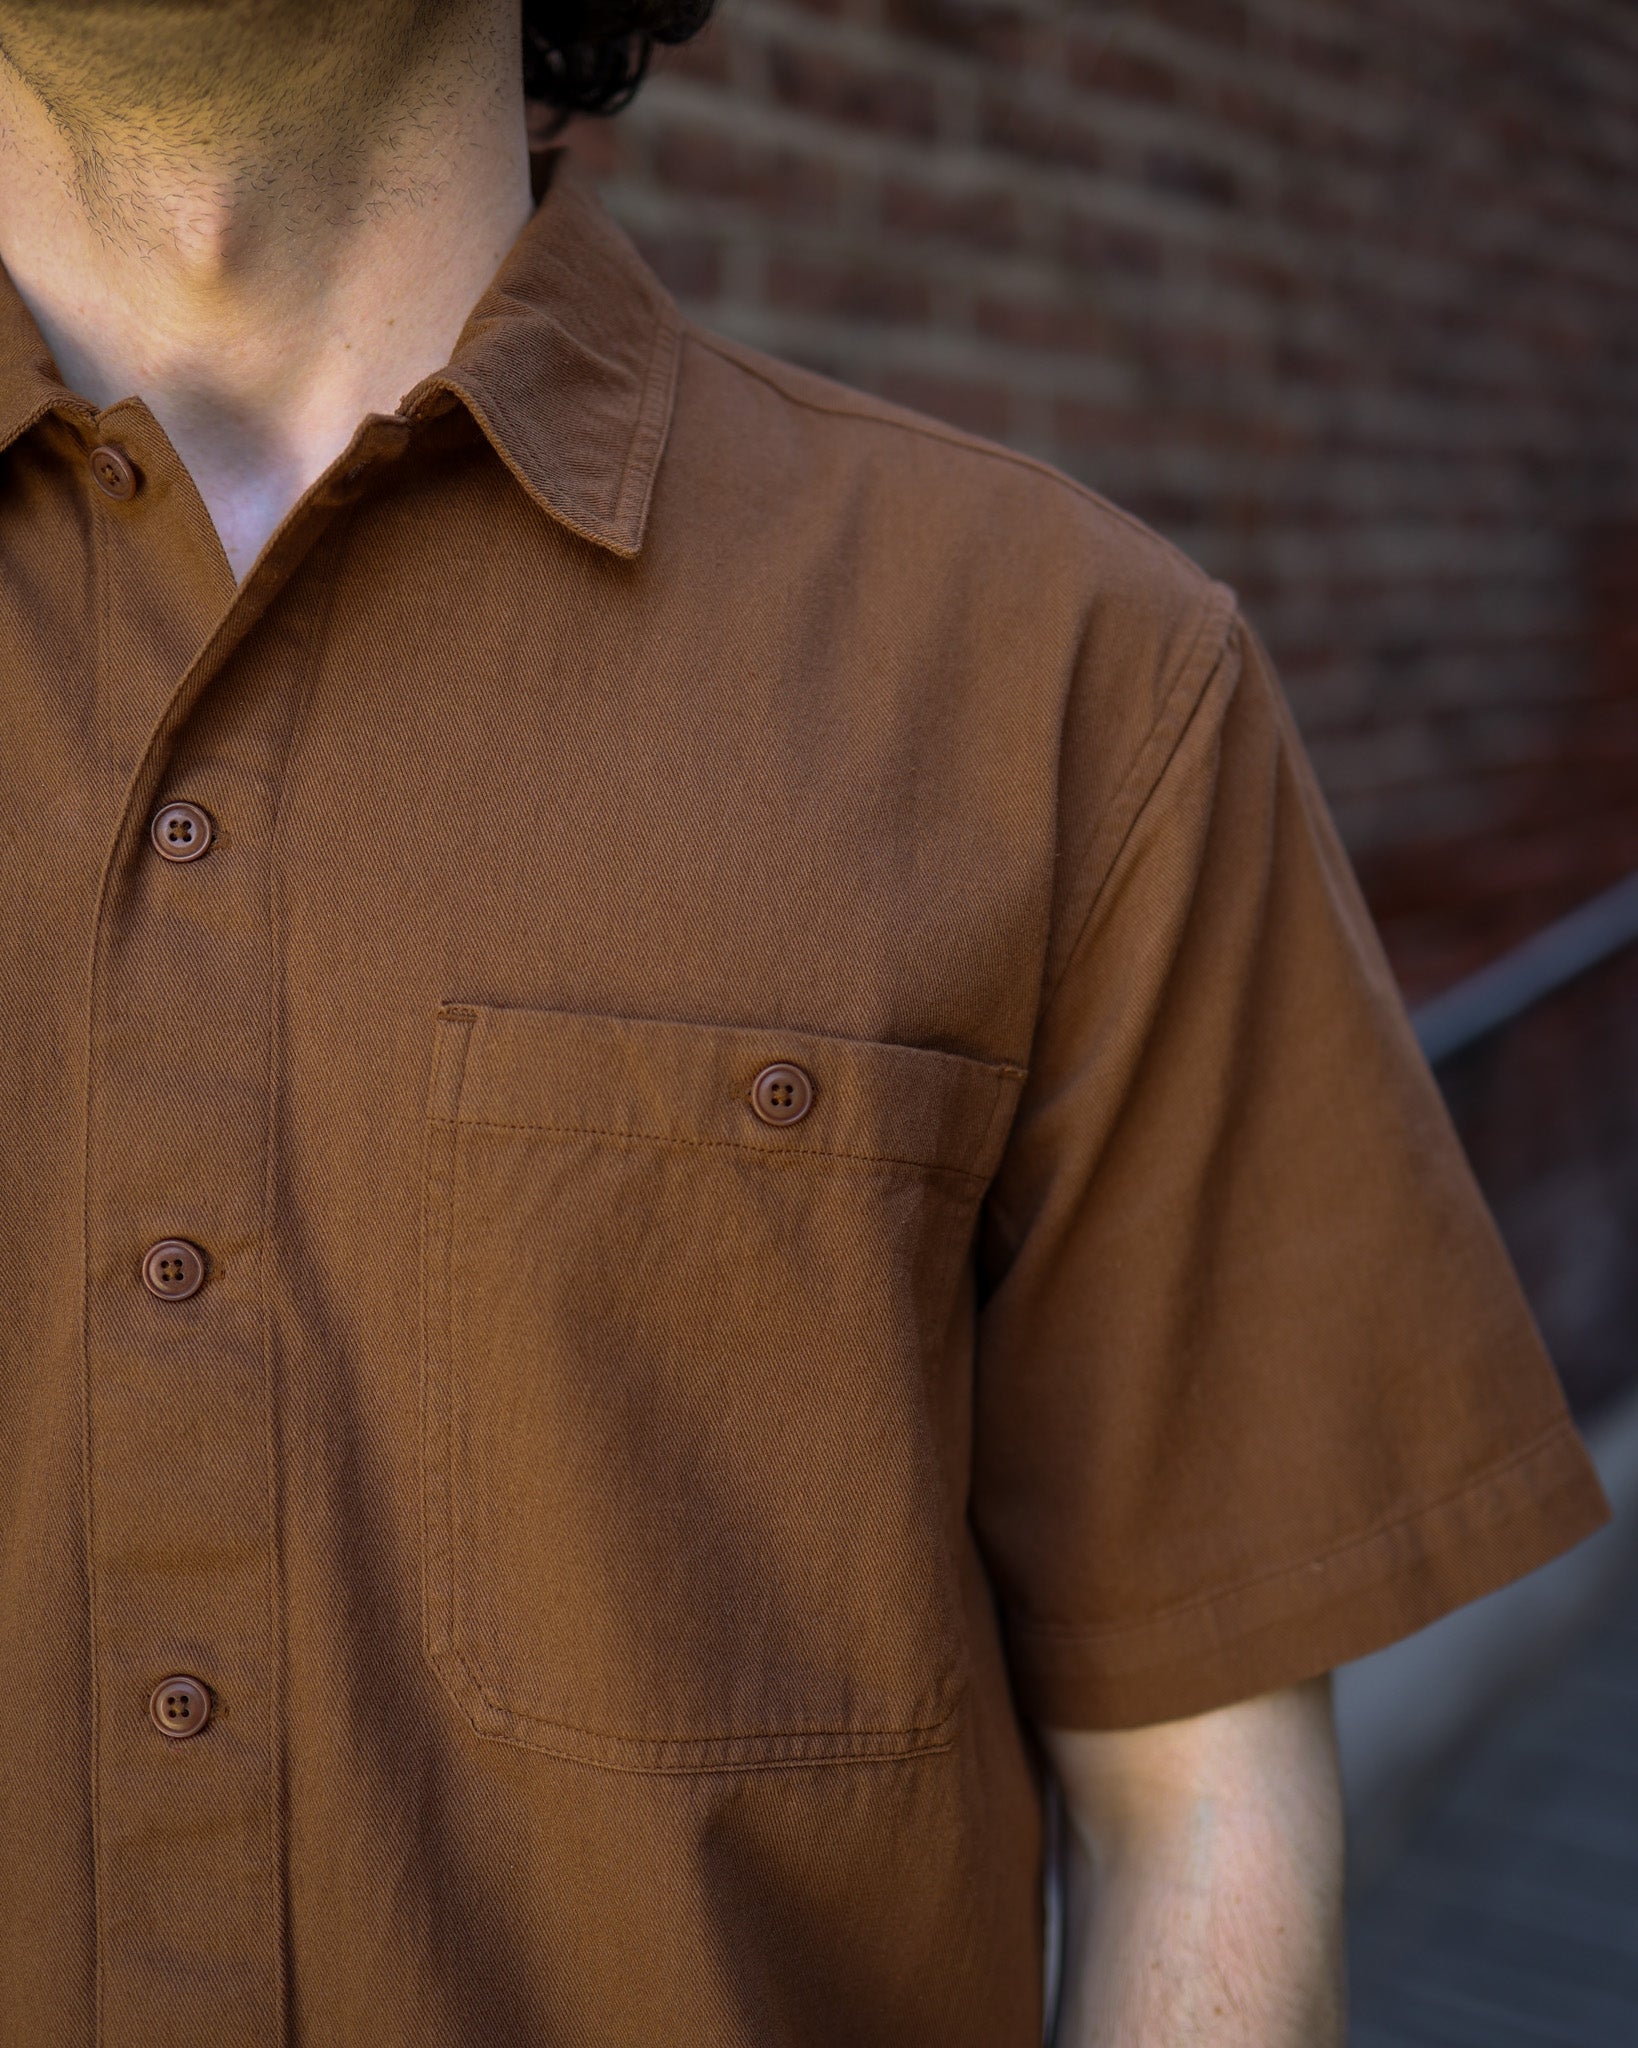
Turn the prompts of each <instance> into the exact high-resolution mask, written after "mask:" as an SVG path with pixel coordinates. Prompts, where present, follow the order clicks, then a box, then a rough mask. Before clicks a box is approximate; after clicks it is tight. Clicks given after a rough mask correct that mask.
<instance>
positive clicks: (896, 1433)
mask: <svg viewBox="0 0 1638 2048" xmlns="http://www.w3.org/2000/svg"><path fill="white" fill-rule="evenodd" d="M1022 1079H1023V1075H1022V1073H1021V1072H1020V1070H1018V1069H1017V1068H1014V1067H1008V1066H1002V1065H997V1064H992V1063H990V1062H986V1061H981V1060H975V1059H969V1058H965V1057H959V1056H955V1055H952V1054H948V1053H943V1052H934V1051H929V1050H925V1049H922V1048H919V1047H914V1046H901V1045H890V1044H884V1043H879V1042H875V1041H869V1040H859V1039H844V1038H835V1037H821V1036H818V1035H815V1034H809V1033H801V1032H789V1031H784V1030H760V1029H755V1028H740V1027H731V1026H718V1025H702V1024H682V1023H670V1022H663V1021H656V1020H645V1019H631V1018H614V1017H598V1016H588V1015H584V1014H581V1013H576V1012H568V1011H549V1010H534V1009H518V1008H498V1007H488V1006H483V1005H473V1004H456V1003H452V1004H447V1005H445V1006H444V1007H443V1008H442V1009H440V1011H439V1012H438V1015H437V1018H436V1022H435V1026H434V1045H433V1059H432V1082H431V1097H430V1101H429V1103H428V1112H427V1121H426V1152H425V1166H424V1172H423V1197H424V1206H423V1227H422V1310H423V1322H422V1366H423V1479H424V1485H423V1513H424V1524H423V1562H424V1570H425V1615H426V1650H427V1655H428V1657H429V1659H430V1662H431V1664H432V1666H433V1668H434V1669H435V1670H436V1672H437V1673H438V1675H439V1676H440V1678H441V1679H442V1680H443V1682H444V1684H445V1686H446V1687H447V1688H448V1690H449V1691H450V1693H451V1694H452V1695H453V1697H454V1698H455V1700H456V1701H457V1703H458V1704H459V1705H460V1707H461V1708H462V1710H463V1711H464V1712H465V1714H466V1715H467V1717H468V1719H469V1720H470V1722H471V1723H472V1725H473V1726H474V1727H475V1728H476V1729H477V1730H478V1731H479V1732H480V1733H481V1734H484V1735H487V1736H490V1737H493V1738H496V1739H498V1740H503V1741H510V1742H514V1743H519V1744H522V1745H524V1746H527V1747H531V1748H537V1749H542V1750H547V1751H550V1752H552V1753H554V1754H557V1755H561V1756H566V1757H571V1758H574V1759H577V1760H579V1761H582V1762H586V1763H592V1764H600V1765H604V1766H608V1767H613V1768H619V1769H626V1770H669V1771H691V1770H707V1769H710V1770H720V1769H732V1768H746V1767H754V1766H760V1767H766V1766H768V1765H770V1764H779V1763H805V1762H815V1761H824V1760H827V1759H837V1760H845V1759H851V1758H861V1757H883V1756H896V1755H904V1754H910V1753H914V1752H916V1751H918V1750H925V1749H934V1748H939V1747H942V1746H944V1744H945V1743H946V1742H947V1741H948V1739H949V1733H950V1723H951V1720H952V1717H953V1715H954V1714H955V1711H956V1707H957V1704H958V1701H959V1698H960V1694H961V1691H962V1688H963V1685H964V1682H965V1669H964V1654H963V1649H962V1638H961V1630H960V1626H959V1621H958V1615H959V1604H958V1599H957V1588H956V1581H955V1571H956V1564H955V1555H954V1547H953V1543H952V1541H951V1537H950V1529H951V1511H950V1505H949V1502H948V1500H947V1498H946V1489H945V1488H944V1486H943V1485H942V1484H941V1482H940V1479H939V1475H938V1472H937V1469H936V1461H935V1457H934V1451H933V1437H932V1432H931V1429H930V1425H929V1419H928V1395H929V1386H928V1380H929V1372H930V1368H931V1361H932V1360H933V1359H934V1358H935V1357H936V1355H937V1354H938V1352H939V1350H940V1347H941V1346H942V1345H943V1343H944V1342H945V1340H946V1338H947V1336H948V1332H949V1330H950V1327H951V1319H952V1316H953V1315H954V1314H955V1312H956V1308H957V1304H958V1301H959V1298H960V1289H961V1288H962V1286H963V1284H964V1282H963V1267H964V1259H965V1254H966V1252H967V1249H968V1247H969V1244H970V1239H971V1232H972V1227H973V1222H974V1218H975V1215H976V1212H977V1208H978V1203H979V1201H980V1198H981V1196H982V1193H983V1189H984V1186H985V1184H986V1182H987V1180H988V1177H989V1175H990V1174H991V1172H992V1171H993V1170H994V1165H995V1159H996V1157H997V1155H998V1153H999V1150H1000V1146H1001V1144H1002V1142H1003V1140H1004V1136H1005V1132H1006V1128H1007V1125H1008V1122H1009V1121H1010V1113H1011V1109H1012V1106H1013V1104H1014V1103H1015V1101H1016V1097H1017V1092H1018V1088H1019V1085H1020V1083H1021V1082H1022Z"/></svg>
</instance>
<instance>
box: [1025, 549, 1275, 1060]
mask: <svg viewBox="0 0 1638 2048" xmlns="http://www.w3.org/2000/svg"><path fill="white" fill-rule="evenodd" d="M1239 616H1240V611H1239V600H1238V598H1237V597H1236V595H1235V593H1234V591H1233V590H1231V589H1230V587H1229V586H1228V585H1227V584H1226V583H1220V582H1217V581H1215V580H1213V581H1212V583H1211V587H1210V590H1209V592H1208V594H1207V597H1206V601H1205V603H1204V604H1203V605H1202V606H1201V608H1200V616H1199V618H1198V620H1197V621H1196V624H1195V629H1194V632H1193V633H1192V634H1191V635H1190V637H1189V642H1188V645H1187V646H1186V647H1185V648H1184V650H1183V653H1182V655H1181V657H1180V658H1179V660H1178V664H1177V667H1176V670H1175V671H1174V673H1173V675H1172V679H1171V681H1170V682H1169V683H1168V684H1167V685H1166V691H1165V695H1164V696H1163V698H1162V699H1161V704H1160V709H1159V710H1158V711H1157V712H1156V713H1155V717H1154V722H1153V724H1151V725H1150V727H1149V729H1148V731H1147V732H1146V733H1145V734H1144V736H1143V738H1142V740H1141V741H1140V742H1139V744H1138V746H1137V749H1136V751H1135V752H1134V753H1133V755H1132V759H1131V762H1130V763H1129V765H1128V767H1127V770H1126V773H1125V774H1124V775H1123V776H1122V777H1121V780H1120V785H1119V787H1118V788H1117V789H1116V791H1115V794H1114V797H1113V799H1112V800H1111V802H1110V805H1109V811H1108V818H1109V830H1108V831H1106V832H1095V833H1094V834H1093V838H1092V842H1091V844H1090V845H1089V846H1088V847H1087V849H1086V853H1085V854H1084V856H1083V857H1082V861H1081V867H1080V871H1079V872H1078V873H1077V875H1076V877H1075V881H1074V885H1073V888H1072V891H1071V895H1072V896H1073V895H1074V894H1078V893H1079V892H1080V891H1081V889H1082V888H1083V886H1084V884H1085V880H1086V877H1087V876H1088V874H1089V873H1093V872H1096V879H1095V880H1094V881H1093V882H1092V885H1091V889H1090V893H1089V894H1088V895H1087V899H1086V904H1085V907H1084V908H1083V909H1082V910H1081V911H1080V913H1079V915H1078V916H1077V917H1076V918H1075V919H1074V929H1073V932H1072V934H1071V935H1070V936H1069V938H1068V939H1067V941H1066V943H1065V944H1064V947H1063V951H1062V954H1061V955H1060V957H1059V960H1058V963H1057V965H1056V967H1054V968H1053V970H1052V972H1051V975H1050V978H1049V979H1047V980H1045V981H1044V982H1043V985H1042V989H1041V999H1040V1003H1039V1005H1038V1008H1037V1011H1036V1027H1037V1029H1039V1026H1040V1020H1041V1018H1042V1017H1043V1016H1044V1015H1045V1014H1046V1011H1047V1010H1048V1008H1049V1007H1050V1006H1051V1004H1052V1001H1053V998H1054V997H1055V996H1056V995H1057V993H1058V990H1059V988H1060V987H1061V986H1062V984H1063V980H1064V977H1065V976H1066V975H1067V974H1068V972H1069V969H1070V966H1071V964H1072V962H1073V961H1074V958H1075V955H1076V953H1077V952H1079V950H1080V947H1081V942H1082V940H1083V939H1084V938H1085V937H1086V934H1087V932H1088V930H1089V929H1090V928H1091V925H1092V920H1093V916H1094V914H1095V912H1096V910H1097V907H1098V904H1099V903H1100V901H1101V900H1102V898H1103V892H1104V890H1105V888H1106V887H1107V885H1108V882H1109V878H1110V876H1111V875H1112V874H1113V873H1114V871H1115V869H1116V868H1117V867H1118V866H1119V864H1120V857H1121V854H1122V853H1123V852H1124V851H1125V847H1126V842H1127V840H1128V839H1130V837H1131V836H1132V833H1133V831H1134V830H1135V829H1136V827H1137V823H1138V820H1139V819H1140V818H1141V817H1142V816H1143V813H1144V812H1145V811H1146V810H1147V809H1148V807H1149V804H1150V801H1151V799H1152V798H1153V797H1154V795H1155V793H1156V791H1157V790H1158V789H1159V788H1160V785H1161V783H1162V782H1163V781H1164V780H1165V779H1166V771H1167V769H1168V768H1169V767H1170V765H1171V761H1172V757H1173V755H1174V754H1175V753H1176V751H1177V748H1178V746H1179V744H1180V742H1181V740H1182V738H1183V734H1184V733H1185V732H1186V731H1187V729H1188V726H1189V723H1190V720H1191V718H1192V716H1193V713H1194V710H1195V706H1196V705H1197V704H1198V702H1199V701H1200V698H1201V696H1202V695H1203V694H1204V692H1205V690H1206V688H1207V686H1208V685H1209V683H1210V682H1211V679H1212V677H1213V676H1214V675H1216V674H1217V672H1218V670H1219V668H1220V667H1221V666H1222V663H1223V660H1224V657H1225V655H1226V654H1227V653H1228V650H1229V647H1230V644H1231V642H1232V641H1233V639H1234V636H1235V629H1236V626H1237V623H1238V620H1239ZM1214 628H1215V630H1213V629H1214ZM1156 752H1158V753H1159V755H1160V759H1159V762H1158V764H1156V765H1155V766H1154V767H1153V768H1152V769H1151V768H1150V765H1149V763H1150V757H1151V755H1153V754H1154V753H1156ZM1111 841H1112V844H1111V843H1109V842H1111ZM1105 845H1107V846H1108V851H1107V855H1106V857H1105V858H1103V859H1102V860H1101V861H1100V862H1097V863H1095V862H1094V859H1093V856H1094V855H1095V854H1098V853H1100V852H1101V851H1102V849H1103V847H1104V846H1105ZM1098 870H1101V871H1098Z"/></svg>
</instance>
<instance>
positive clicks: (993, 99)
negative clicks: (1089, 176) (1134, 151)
mask: <svg viewBox="0 0 1638 2048" xmlns="http://www.w3.org/2000/svg"><path fill="white" fill-rule="evenodd" d="M978 132H979V139H980V141H981V142H982V143H983V144H984V146H985V147H986V148H989V149H996V150H1003V151H1005V152H1006V153H1007V154H1008V155H1011V156H1018V157H1023V158H1026V159H1027V160H1029V161H1030V162H1032V163H1038V164H1044V165H1047V166H1049V167H1051V168H1052V169H1054V170H1056V171H1060V172H1061V171H1064V170H1075V171H1100V170H1102V169H1103V168H1104V165H1105V164H1106V163H1107V161H1108V156H1109V152H1108V149H1107V147H1106V145H1105V143H1104V140H1103V137H1102V134H1101V133H1100V131H1099V128H1098V125H1097V123H1096V121H1095V120H1094V119H1093V117H1092V115H1091V114H1090V113H1089V112H1088V113H1079V112H1077V111H1075V110H1073V109H1070V108H1066V107H1064V106H1063V105H1062V104H1060V103H1059V102H1057V101H1056V100H1053V99H1051V98H1043V97H1042V96H1041V95H1039V94H1034V93H1021V92H1017V91H1013V90H1009V89H1007V88H1005V87H1001V86H992V87H990V88H989V90H987V91H986V92H984V93H983V95H982V97H981V98H980V101H979V113H978Z"/></svg>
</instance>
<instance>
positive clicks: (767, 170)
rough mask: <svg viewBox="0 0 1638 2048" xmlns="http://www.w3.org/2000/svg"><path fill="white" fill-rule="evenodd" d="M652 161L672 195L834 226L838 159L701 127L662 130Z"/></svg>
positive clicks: (838, 191) (679, 127)
mask: <svg viewBox="0 0 1638 2048" xmlns="http://www.w3.org/2000/svg"><path fill="white" fill-rule="evenodd" d="M652 160H653V174H654V177H655V178H656V180H657V181H658V183H659V184H660V185H661V186H663V187H664V188H665V189H666V190H667V191H670V192H677V193H685V194H694V195H697V196H699V197H701V198H711V199H728V200H737V201H740V202H742V203H744V204H746V205H748V206H751V207H753V208H754V209H755V210H756V211H757V212H759V213H762V214H766V215H769V216H771V217H773V218H775V219H778V220H785V221H807V222H824V221H829V220H831V219H832V218H833V217H834V215H835V213H836V211H837V207H838V204H839V196H840V192H841V178H840V174H839V172H838V169H837V166H836V164H835V162H834V160H833V159H831V158H828V157H825V156H823V155H821V154H818V153H816V152H813V151H805V150H799V149H796V148H779V147H777V146H761V145H758V144H754V143H749V142H746V141H743V140H741V139H740V138H738V137H736V136H734V135H732V134H729V133H726V132H725V131H723V130H722V129H720V128H715V127H707V126H705V125H704V124H702V123H699V122H693V123H689V124H687V125H684V124H681V123H678V124H675V125H668V126H666V127H662V128H661V129H660V130H659V131H658V132H657V133H656V134H655V136H654V138H653V144H652Z"/></svg>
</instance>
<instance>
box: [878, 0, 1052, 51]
mask: <svg viewBox="0 0 1638 2048" xmlns="http://www.w3.org/2000/svg"><path fill="white" fill-rule="evenodd" d="M881 6H882V18H883V20H884V22H885V23H886V25H887V26H888V27H889V28H890V29H892V30H894V31H895V32H896V33H897V34H899V35H901V36H907V37H911V38H914V39H916V40H919V41H923V42H928V43H933V44H936V45H938V46H939V47H940V48H941V49H945V50H953V51H958V52H960V53H961V54H962V55H963V56H967V57H971V58H972V59H973V60H974V61H975V62H977V63H981V64H1007V65H1014V66H1017V65H1022V64H1026V63H1028V62H1029V61H1030V60H1031V59H1032V58H1037V59H1044V58H1045V57H1047V56H1048V55H1049V53H1050V50H1051V48H1052V47H1053V41H1054V39H1053V38H1052V36H1051V33H1050V31H1049V30H1048V28H1047V27H1046V25H1045V24H1043V22H1042V20H1041V18H1040V16H1039V15H1037V14H1033V13H1031V11H1030V10H1029V9H1028V8H1026V7H1019V6H1017V5H1014V4H1011V0H881Z"/></svg>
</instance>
